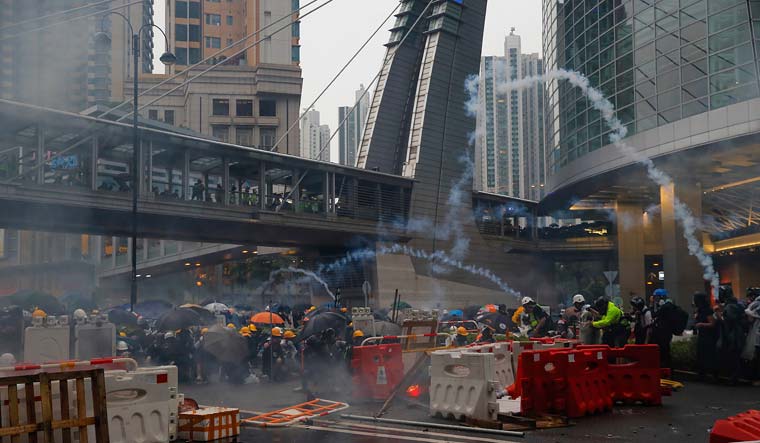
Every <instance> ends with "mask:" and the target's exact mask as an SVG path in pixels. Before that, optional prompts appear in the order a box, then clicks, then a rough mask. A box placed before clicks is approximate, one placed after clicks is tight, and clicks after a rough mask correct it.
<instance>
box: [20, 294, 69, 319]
mask: <svg viewBox="0 0 760 443" xmlns="http://www.w3.org/2000/svg"><path fill="white" fill-rule="evenodd" d="M6 301H7V302H9V303H7V304H6V305H7V306H11V305H15V306H20V307H21V308H23V309H25V310H27V311H29V312H31V311H34V309H35V308H40V309H42V310H43V311H45V312H46V313H47V314H48V315H62V314H65V313H66V308H65V307H64V306H63V304H62V303H61V302H60V300H58V298H56V297H54V296H52V295H50V294H45V293H43V292H34V291H21V292H17V293H15V294H13V295H11V296H9V297H7V300H6Z"/></svg>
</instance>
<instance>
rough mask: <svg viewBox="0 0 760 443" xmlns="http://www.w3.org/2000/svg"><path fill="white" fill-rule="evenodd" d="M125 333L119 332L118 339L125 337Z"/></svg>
mask: <svg viewBox="0 0 760 443" xmlns="http://www.w3.org/2000/svg"><path fill="white" fill-rule="evenodd" d="M126 336H127V333H126V332H124V331H121V332H119V337H126Z"/></svg>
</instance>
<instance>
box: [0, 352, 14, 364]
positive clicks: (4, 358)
mask: <svg viewBox="0 0 760 443" xmlns="http://www.w3.org/2000/svg"><path fill="white" fill-rule="evenodd" d="M15 364H16V357H14V356H13V354H11V353H8V352H6V353H5V354H3V355H0V366H13V365H15Z"/></svg>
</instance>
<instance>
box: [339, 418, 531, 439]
mask: <svg viewBox="0 0 760 443" xmlns="http://www.w3.org/2000/svg"><path fill="white" fill-rule="evenodd" d="M334 424H335V425H337V426H340V427H359V428H365V429H373V430H379V431H395V432H406V433H409V434H424V435H429V436H431V437H452V438H456V439H458V440H468V441H482V442H487V443H516V442H515V441H514V440H498V439H491V438H483V437H471V436H467V435H459V434H447V433H443V432H430V431H423V430H418V429H407V428H394V427H389V426H378V425H369V424H362V423H348V422H334Z"/></svg>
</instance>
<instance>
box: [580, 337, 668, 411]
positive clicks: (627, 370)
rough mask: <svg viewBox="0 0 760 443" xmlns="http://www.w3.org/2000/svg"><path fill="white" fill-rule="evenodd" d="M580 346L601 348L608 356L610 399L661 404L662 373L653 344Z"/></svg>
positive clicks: (664, 391)
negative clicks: (614, 346)
mask: <svg viewBox="0 0 760 443" xmlns="http://www.w3.org/2000/svg"><path fill="white" fill-rule="evenodd" d="M578 349H580V350H593V349H603V350H605V351H606V352H607V355H608V358H609V360H608V361H609V370H608V374H609V380H610V384H611V395H612V399H613V400H614V401H619V402H623V403H643V404H646V405H661V404H662V395H663V394H665V395H668V394H669V392H668V390H667V389H663V388H661V387H660V378H661V377H662V376H663V373H662V370H661V369H660V352H659V349H658V347H657V345H625V347H623V348H612V349H610V347H609V346H606V345H583V346H579V347H578Z"/></svg>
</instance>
